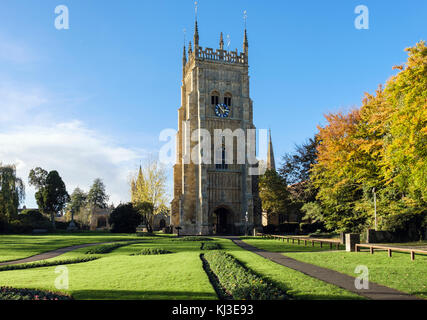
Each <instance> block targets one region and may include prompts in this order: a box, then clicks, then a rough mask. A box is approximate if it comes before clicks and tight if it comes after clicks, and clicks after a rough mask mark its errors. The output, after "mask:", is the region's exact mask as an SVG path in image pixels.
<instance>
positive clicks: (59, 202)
mask: <svg viewBox="0 0 427 320" xmlns="http://www.w3.org/2000/svg"><path fill="white" fill-rule="evenodd" d="M45 173H46V171H45V170H43V169H41V168H36V169H34V170H31V172H30V176H29V180H30V184H31V185H34V186H35V187H36V189H37V192H36V194H35V197H36V200H37V205H38V206H39V209H40V211H41V212H43V213H44V214H47V215H50V219H51V222H52V227H53V228H55V216H56V214H57V213H58V212H60V211H62V210H63V209H64V208H65V206H66V204H67V202H68V201H69V200H70V196H69V194H68V192H67V189H66V187H65V183H64V181H62V178H61V177H60V175H59V173H58V172H57V171H55V170H53V171H50V172H49V173H48V174H47V175H46V174H45Z"/></svg>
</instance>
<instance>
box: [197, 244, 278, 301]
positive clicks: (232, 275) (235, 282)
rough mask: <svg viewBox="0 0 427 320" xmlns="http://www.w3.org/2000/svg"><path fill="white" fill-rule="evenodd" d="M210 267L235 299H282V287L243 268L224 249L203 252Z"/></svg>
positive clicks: (226, 290)
mask: <svg viewBox="0 0 427 320" xmlns="http://www.w3.org/2000/svg"><path fill="white" fill-rule="evenodd" d="M203 258H204V259H206V261H207V262H208V263H209V267H210V269H211V270H212V271H213V273H214V274H215V275H216V277H217V279H218V281H219V283H220V284H221V286H222V287H223V289H224V290H225V292H227V294H229V295H231V296H232V297H233V299H235V300H283V299H285V298H286V296H285V294H284V292H283V290H282V289H280V288H278V287H277V286H276V285H275V284H273V283H271V282H269V281H267V280H265V279H263V278H262V277H260V276H258V275H257V274H255V273H253V272H252V271H251V270H249V269H247V268H245V267H244V266H243V265H242V264H240V263H239V261H237V260H236V259H235V258H234V257H233V256H231V255H230V254H228V253H226V252H224V251H219V250H217V251H209V252H207V253H205V254H204V256H203Z"/></svg>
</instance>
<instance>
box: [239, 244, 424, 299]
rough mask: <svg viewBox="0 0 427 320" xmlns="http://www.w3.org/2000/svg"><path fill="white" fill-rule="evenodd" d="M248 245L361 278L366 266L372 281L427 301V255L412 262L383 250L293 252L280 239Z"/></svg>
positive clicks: (402, 254)
mask: <svg viewBox="0 0 427 320" xmlns="http://www.w3.org/2000/svg"><path fill="white" fill-rule="evenodd" d="M245 242H247V243H248V244H251V245H253V246H255V247H258V248H260V249H264V250H270V251H275V252H283V254H284V255H286V256H289V257H291V258H294V259H296V260H300V261H303V262H307V263H312V264H315V265H318V266H321V267H325V268H329V269H332V270H336V271H338V272H341V273H345V274H348V275H351V276H354V277H356V276H357V275H358V274H356V273H354V270H355V268H356V266H358V265H365V266H367V267H368V270H369V279H370V281H372V282H376V283H378V284H382V285H385V286H388V287H390V288H394V289H397V290H400V291H403V292H407V293H409V294H414V295H417V296H419V297H423V298H427V256H422V255H416V257H415V261H411V259H410V256H409V254H407V253H393V257H392V258H389V257H388V256H387V253H386V252H382V251H381V252H375V254H373V255H371V254H370V253H369V252H357V253H356V252H345V251H323V252H303V250H305V249H303V248H301V245H299V246H298V245H297V244H295V245H293V248H294V249H293V250H292V248H289V246H288V245H285V246H282V244H279V243H278V241H277V240H262V239H246V240H245ZM291 246H292V245H291ZM302 247H304V246H302ZM299 250H300V252H298V251H299Z"/></svg>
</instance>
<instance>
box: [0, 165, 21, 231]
mask: <svg viewBox="0 0 427 320" xmlns="http://www.w3.org/2000/svg"><path fill="white" fill-rule="evenodd" d="M24 198H25V186H24V183H23V181H22V180H21V179H20V178H18V177H17V176H16V168H15V166H13V165H2V164H1V163H0V228H2V226H3V228H4V227H5V224H6V223H8V222H10V221H11V220H12V219H14V218H15V217H16V216H17V215H18V207H19V205H20V203H22V201H23V200H24Z"/></svg>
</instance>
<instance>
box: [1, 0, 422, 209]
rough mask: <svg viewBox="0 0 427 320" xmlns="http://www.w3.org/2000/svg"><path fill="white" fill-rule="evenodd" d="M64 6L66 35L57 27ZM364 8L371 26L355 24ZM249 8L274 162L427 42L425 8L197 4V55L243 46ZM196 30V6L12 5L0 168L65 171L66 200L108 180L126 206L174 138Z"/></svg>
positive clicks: (7, 3)
mask: <svg viewBox="0 0 427 320" xmlns="http://www.w3.org/2000/svg"><path fill="white" fill-rule="evenodd" d="M61 4H64V5H67V6H68V8H69V15H70V29H69V30H57V29H55V27H54V20H55V17H56V15H55V13H54V9H55V7H56V6H57V5H61ZM360 4H363V5H366V6H367V7H368V8H369V29H368V30H357V29H356V28H355V27H354V20H355V18H356V16H357V14H355V13H354V10H355V7H356V6H357V5H360ZM244 10H247V15H248V20H247V28H248V37H249V46H250V47H249V54H250V56H249V64H250V76H251V88H250V89H251V97H252V99H253V100H254V122H255V125H256V126H257V127H258V128H271V130H272V135H273V143H274V148H275V154H276V159H277V162H279V161H280V158H281V156H282V155H283V154H284V153H286V152H290V151H292V149H293V147H294V145H295V144H296V143H298V144H299V143H301V142H304V140H306V139H307V138H309V137H311V136H313V134H314V133H315V132H316V126H317V125H319V124H322V123H324V122H323V114H324V113H327V112H335V111H339V110H344V111H345V110H348V109H350V108H351V107H354V106H359V105H360V103H361V99H362V97H363V94H364V92H373V91H374V90H375V89H376V88H377V86H378V85H379V84H380V83H384V82H385V81H386V80H387V79H388V78H389V77H390V76H391V75H393V74H394V73H395V71H392V66H393V65H397V64H402V63H403V62H404V61H405V60H406V53H405V52H404V48H406V47H409V46H412V45H414V44H415V43H416V42H418V41H420V40H426V38H427V37H426V35H427V19H426V18H427V1H425V0H411V1H391V0H390V1H385V0H360V1H353V0H336V1H332V0H329V1H328V0H325V1H314V0H313V1H303V0H300V1H269V2H265V1H248V0H246V1H243V0H233V1H225V0H216V1H209V0H200V1H199V10H198V21H199V33H200V45H201V46H203V47H206V46H208V47H213V48H217V46H218V41H219V34H220V32H223V33H224V35H225V36H226V35H229V36H230V39H231V43H230V49H232V50H234V49H236V48H238V49H239V50H241V47H242V41H243V11H244ZM193 27H194V2H193V1H190V0H180V1H172V0H169V1H166V0H161V1H144V0H123V1H105V0H91V1H87V0H69V1H62V0H61V1H59V0H56V1H51V0H44V1H35V0H26V1H24V0H2V1H1V3H0V161H1V162H3V163H15V164H17V166H18V174H19V175H20V176H22V177H23V178H25V179H26V177H27V176H28V171H29V170H30V169H31V168H33V167H35V166H37V165H41V166H42V167H44V168H45V169H48V170H53V169H57V170H58V171H59V173H60V174H61V175H62V176H63V178H64V180H65V182H66V184H67V186H68V189H69V192H70V193H71V191H72V190H73V189H74V187H76V186H80V187H82V188H84V189H88V188H89V185H90V184H91V182H92V181H93V179H95V178H96V177H100V178H102V179H103V180H104V181H105V183H106V185H107V190H108V191H109V193H110V194H111V201H113V202H115V203H116V204H117V203H118V202H119V201H128V200H129V192H128V185H127V182H128V180H129V175H130V172H131V171H132V170H135V169H136V168H137V167H138V165H139V163H140V162H141V160H143V159H145V158H147V157H152V155H155V154H156V153H157V152H158V150H159V148H160V146H161V145H162V143H161V142H159V139H158V136H159V133H160V131H161V130H163V129H165V128H176V125H177V109H178V107H179V103H180V85H181V70H182V66H181V54H182V45H183V29H184V28H185V29H186V30H187V40H189V39H191V38H192V35H193ZM169 172H170V171H169ZM170 180H171V179H169V186H170V187H171V181H170ZM27 191H28V192H27V200H26V203H27V205H29V206H31V205H34V204H35V203H34V199H33V194H32V192H33V190H32V189H31V188H28V189H27ZM170 191H171V190H170Z"/></svg>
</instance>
